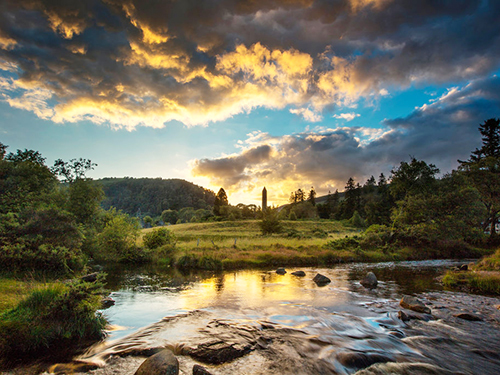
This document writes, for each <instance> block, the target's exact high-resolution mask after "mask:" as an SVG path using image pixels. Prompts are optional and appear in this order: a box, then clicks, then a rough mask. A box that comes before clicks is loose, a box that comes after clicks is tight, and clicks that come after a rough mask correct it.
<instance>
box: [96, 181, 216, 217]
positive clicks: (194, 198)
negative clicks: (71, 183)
mask: <svg viewBox="0 0 500 375" xmlns="http://www.w3.org/2000/svg"><path fill="white" fill-rule="evenodd" d="M96 182H98V183H99V184H100V185H101V186H102V188H103V190H104V193H105V194H106V198H105V199H104V201H103V202H102V204H101V205H102V207H103V208H104V209H109V208H110V207H116V208H117V209H119V210H122V211H124V212H126V213H128V214H130V215H136V214H137V213H138V212H140V213H141V214H142V215H150V216H158V215H161V213H162V211H163V210H169V209H170V210H179V209H181V208H184V207H193V208H195V209H198V208H207V207H212V206H213V204H214V200H215V194H214V192H213V191H211V190H208V189H205V188H203V187H201V186H198V185H195V184H193V183H191V182H188V181H185V180H181V179H167V180H164V179H161V178H131V177H125V178H103V179H100V180H96Z"/></svg>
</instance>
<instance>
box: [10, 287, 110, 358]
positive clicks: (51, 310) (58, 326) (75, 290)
mask: <svg viewBox="0 0 500 375" xmlns="http://www.w3.org/2000/svg"><path fill="white" fill-rule="evenodd" d="M101 287H102V283H100V282H96V283H86V282H83V281H75V282H72V283H69V284H63V283H53V284H49V285H45V286H43V287H38V288H35V289H34V290H33V291H32V292H31V293H30V294H29V296H28V297H27V298H25V299H23V300H22V301H21V302H20V303H19V304H18V305H17V306H16V307H14V308H12V309H9V310H6V311H3V312H2V313H1V314H0V365H2V367H6V366H9V365H14V364H15V363H16V361H23V360H24V361H26V360H33V359H35V358H37V357H40V356H51V357H54V356H55V357H59V358H64V357H65V356H68V355H71V354H72V353H73V351H74V350H75V349H78V348H79V347H80V346H82V345H85V344H86V343H89V342H90V341H92V340H98V339H100V338H102V337H103V329H104V327H105V324H106V320H105V319H104V317H103V316H102V315H100V314H97V313H96V310H97V309H99V308H100V296H99V292H100V291H101Z"/></svg>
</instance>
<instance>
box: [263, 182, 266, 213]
mask: <svg viewBox="0 0 500 375" xmlns="http://www.w3.org/2000/svg"><path fill="white" fill-rule="evenodd" d="M266 210H267V190H266V187H265V186H264V189H262V212H265V211H266Z"/></svg>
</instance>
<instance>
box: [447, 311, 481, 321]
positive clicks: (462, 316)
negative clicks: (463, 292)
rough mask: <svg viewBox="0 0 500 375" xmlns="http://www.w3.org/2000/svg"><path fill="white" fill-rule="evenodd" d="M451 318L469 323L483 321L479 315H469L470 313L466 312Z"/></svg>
mask: <svg viewBox="0 0 500 375" xmlns="http://www.w3.org/2000/svg"><path fill="white" fill-rule="evenodd" d="M453 316H454V317H456V318H460V319H464V320H469V321H471V322H480V321H482V320H483V319H482V318H481V317H480V316H479V315H476V314H471V313H467V312H464V313H459V314H454V315H453Z"/></svg>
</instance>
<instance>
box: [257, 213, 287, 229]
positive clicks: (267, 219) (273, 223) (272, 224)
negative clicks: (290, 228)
mask: <svg viewBox="0 0 500 375" xmlns="http://www.w3.org/2000/svg"><path fill="white" fill-rule="evenodd" d="M260 229H261V231H262V234H263V235H266V234H273V233H280V232H281V230H282V227H281V221H280V220H279V219H278V215H277V213H276V212H273V211H271V210H268V211H267V212H266V214H265V215H264V217H263V218H262V221H261V222H260Z"/></svg>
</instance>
